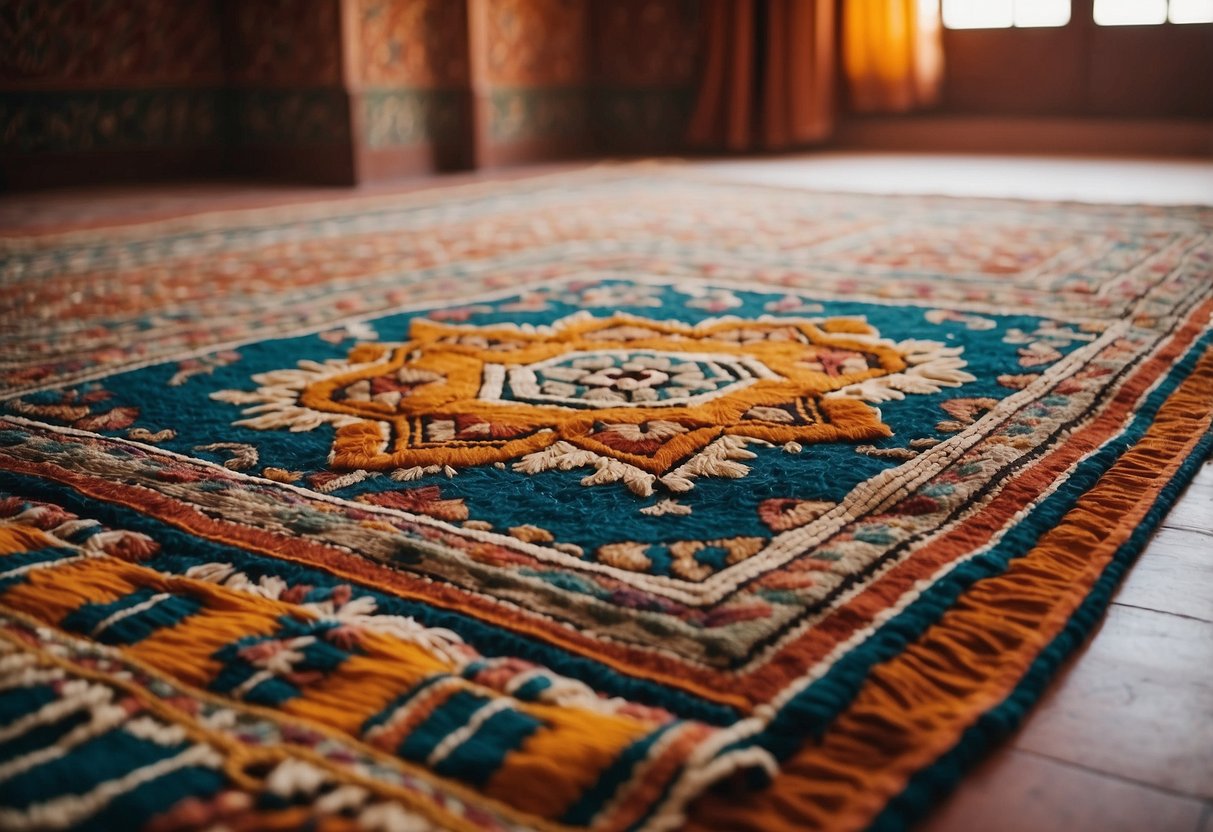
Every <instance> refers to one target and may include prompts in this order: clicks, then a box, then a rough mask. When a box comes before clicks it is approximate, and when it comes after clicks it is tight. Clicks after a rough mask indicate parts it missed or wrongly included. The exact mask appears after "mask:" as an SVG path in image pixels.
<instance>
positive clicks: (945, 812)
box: [918, 751, 1205, 832]
mask: <svg viewBox="0 0 1213 832" xmlns="http://www.w3.org/2000/svg"><path fill="white" fill-rule="evenodd" d="M1204 812H1205V804H1204V803H1202V802H1201V801H1199V800H1195V799H1193V798H1188V797H1178V796H1176V795H1173V794H1168V793H1166V792H1163V791H1159V790H1158V789H1152V788H1150V787H1148V786H1141V785H1138V784H1136V783H1130V782H1127V781H1125V780H1118V779H1115V778H1112V777H1107V776H1103V775H1100V774H1096V773H1094V772H1090V771H1085V770H1083V769H1080V768H1075V767H1073V766H1069V765H1066V764H1064V763H1060V762H1057V761H1055V760H1050V759H1047V758H1044V757H1040V756H1039V755H1036V754H1030V753H1027V752H1024V751H1009V752H1007V753H1004V754H999V755H997V756H995V757H993V758H991V759H990V760H988V761H986V763H985V764H984V765H982V766H981V767H979V768H978V769H977V770H976V771H974V772H972V773H971V774H970V775H969V778H968V779H967V780H966V782H965V787H964V788H963V789H961V790H959V791H957V792H956V793H955V794H954V795H952V797H951V798H950V799H949V800H948V801H947V802H945V803H944V804H942V805H941V806H940V807H939V808H938V809H937V811H936V812H935V814H934V815H933V816H932V817H930V818H928V819H927V820H926V821H925V822H924V823H923V824H922V825H920V826H919V827H918V832H977V830H980V832H1025V830H1031V832H1082V830H1099V832H1141V831H1142V830H1152V832H1196V830H1198V829H1199V828H1200V824H1201V823H1202V821H1203V818H1204Z"/></svg>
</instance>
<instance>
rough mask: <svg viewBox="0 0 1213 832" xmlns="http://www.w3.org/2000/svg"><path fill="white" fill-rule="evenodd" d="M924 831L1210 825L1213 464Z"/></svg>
mask: <svg viewBox="0 0 1213 832" xmlns="http://www.w3.org/2000/svg"><path fill="white" fill-rule="evenodd" d="M701 166H702V167H703V168H704V169H705V170H707V171H710V172H712V173H713V174H714V175H719V176H725V177H729V178H734V179H739V180H743V181H756V182H765V183H772V184H780V185H784V186H792V187H815V188H823V189H828V190H860V191H874V192H884V191H898V192H924V193H956V194H971V195H982V194H985V195H990V196H1016V197H1030V198H1042V199H1079V200H1085V201H1091V202H1156V203H1202V204H1213V161H1210V162H1192V161H1190V162H1182V161H1158V162H1152V161H1149V160H1141V159H1136V160H1126V161H1123V162H1117V161H1111V160H1102V159H1101V160H1081V159H1042V158H1030V157H1021V158H1013V157H1000V158H983V157H975V156H920V155H913V156H911V155H890V154H865V155H860V154H818V155H814V156H807V157H801V158H794V159H781V160H760V161H746V162H725V163H701ZM431 184H432V183H431ZM341 193H348V192H334V191H317V190H316V189H290V188H262V189H258V188H250V187H248V186H236V185H222V184H212V185H200V186H194V187H193V188H179V187H178V188H172V187H168V188H166V187H160V188H157V189H138V188H125V189H111V190H109V191H106V192H104V193H103V194H101V195H98V193H97V192H90V193H86V194H80V193H75V194H73V193H71V192H61V193H54V194H43V195H41V196H38V197H36V198H29V197H19V196H15V195H11V194H10V195H4V196H0V230H4V229H7V230H8V231H9V233H12V232H13V231H15V230H18V229H27V230H34V229H36V228H38V227H39V226H40V225H42V224H43V223H44V222H50V221H52V220H54V221H62V220H63V219H64V217H65V212H66V215H67V216H73V215H74V217H75V220H76V221H78V222H79V223H81V224H84V225H88V224H94V223H97V222H105V221H107V220H112V219H114V218H115V217H117V218H120V219H122V220H124V221H136V220H138V219H140V218H142V217H143V216H146V215H147V214H156V213H161V212H164V211H170V212H180V213H193V212H195V211H204V210H214V209H216V208H225V207H234V206H235V205H247V204H273V203H279V202H288V201H295V200H298V199H305V198H316V197H318V196H322V195H339V194H341ZM119 215H120V216H119ZM921 830H922V832H1063V830H1064V832H1086V830H1093V831H1094V830H1098V832H1213V464H1209V463H1206V464H1205V465H1204V467H1203V468H1202V469H1201V472H1200V474H1199V476H1198V477H1197V479H1196V480H1195V481H1194V482H1193V484H1192V485H1191V487H1189V488H1188V490H1187V492H1186V493H1185V494H1184V496H1183V498H1182V499H1181V500H1180V502H1179V503H1178V505H1177V506H1176V507H1175V509H1174V510H1173V511H1172V512H1171V513H1170V515H1169V516H1168V517H1167V518H1166V520H1165V522H1164V525H1163V527H1162V528H1161V529H1160V531H1159V532H1158V534H1157V535H1156V536H1155V537H1154V539H1153V541H1152V542H1151V543H1150V545H1149V547H1148V549H1147V550H1146V551H1145V552H1144V553H1143V554H1142V556H1141V558H1140V560H1139V561H1138V563H1137V564H1136V566H1135V567H1134V568H1133V569H1132V571H1131V572H1130V573H1129V575H1128V577H1127V579H1126V580H1125V582H1124V584H1123V585H1122V586H1121V588H1120V590H1119V592H1118V593H1117V594H1116V596H1115V599H1114V602H1113V605H1112V607H1111V609H1110V611H1109V613H1108V615H1107V617H1106V619H1105V620H1104V621H1103V623H1102V625H1101V626H1100V627H1099V628H1098V630H1097V631H1096V632H1095V633H1094V635H1093V637H1092V638H1091V639H1090V640H1089V642H1088V643H1087V645H1086V646H1085V647H1084V648H1083V649H1082V650H1080V652H1079V654H1078V655H1077V656H1076V657H1075V658H1074V659H1073V660H1072V661H1071V662H1070V664H1069V665H1068V667H1067V669H1066V670H1065V671H1064V672H1063V673H1062V674H1060V676H1059V677H1058V678H1057V679H1056V680H1055V681H1054V683H1053V685H1052V686H1051V688H1050V690H1049V691H1048V692H1047V693H1046V695H1045V697H1044V698H1043V700H1042V701H1041V703H1040V704H1039V706H1038V707H1037V708H1036V710H1035V711H1034V712H1033V713H1032V714H1031V715H1030V716H1029V718H1028V720H1027V722H1026V724H1025V725H1024V727H1023V728H1022V730H1021V731H1020V732H1019V733H1018V734H1017V735H1016V736H1015V737H1014V738H1013V740H1012V741H1011V742H1010V743H1008V744H1007V745H1006V746H1005V747H1003V748H1002V749H1000V750H998V751H997V752H995V753H994V754H993V755H992V757H991V758H990V759H989V760H988V761H987V762H986V763H985V764H984V765H983V766H981V767H980V768H979V769H978V770H977V771H975V772H973V773H972V774H971V775H970V776H969V777H968V778H967V779H966V780H965V781H964V782H963V783H962V784H961V786H960V788H959V789H958V791H957V792H956V793H955V794H954V795H953V796H952V798H951V799H950V800H949V801H948V802H946V803H945V804H944V805H942V806H941V807H940V808H939V809H938V811H937V812H936V813H935V814H934V815H933V816H932V817H931V818H929V819H928V820H927V821H926V822H925V823H924V824H922V826H921Z"/></svg>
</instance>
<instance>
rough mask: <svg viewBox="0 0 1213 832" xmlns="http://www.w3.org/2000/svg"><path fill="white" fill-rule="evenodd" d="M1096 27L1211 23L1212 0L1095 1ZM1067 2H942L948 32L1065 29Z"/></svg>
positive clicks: (1013, 0) (1034, 0)
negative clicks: (961, 30) (1062, 27)
mask: <svg viewBox="0 0 1213 832" xmlns="http://www.w3.org/2000/svg"><path fill="white" fill-rule="evenodd" d="M1094 17H1095V23H1096V24H1098V25H1100V26H1153V25H1158V24H1162V23H1168V22H1169V23H1213V0H1095V14H1094ZM1069 22H1070V0H943V25H944V26H946V27H947V28H949V29H1009V28H1011V27H1013V26H1014V27H1018V28H1030V27H1046V26H1065V25H1066V24H1067V23H1069Z"/></svg>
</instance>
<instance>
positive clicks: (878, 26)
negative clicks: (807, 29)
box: [842, 0, 943, 113]
mask: <svg viewBox="0 0 1213 832" xmlns="http://www.w3.org/2000/svg"><path fill="white" fill-rule="evenodd" d="M941 36H942V30H941V27H940V21H939V3H938V2H937V0H843V20H842V59H843V67H844V74H845V76H846V82H847V93H848V103H849V105H850V109H851V110H852V111H853V112H857V113H903V112H906V111H907V110H913V109H915V108H918V107H923V106H927V105H930V104H934V103H935V102H936V100H938V98H939V88H940V83H941V81H942V80H943V46H942V43H941Z"/></svg>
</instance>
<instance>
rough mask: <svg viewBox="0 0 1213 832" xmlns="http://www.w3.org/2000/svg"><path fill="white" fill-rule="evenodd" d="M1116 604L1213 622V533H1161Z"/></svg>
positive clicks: (1164, 530)
mask: <svg viewBox="0 0 1213 832" xmlns="http://www.w3.org/2000/svg"><path fill="white" fill-rule="evenodd" d="M1113 601H1114V602H1115V603H1118V604H1125V605H1128V606H1132V607H1141V608H1144V609H1150V610H1155V611H1157V612H1169V613H1174V614H1175V615H1186V616H1189V617H1192V618H1199V619H1202V620H1204V621H1208V622H1213V532H1197V531H1191V530H1189V529H1176V528H1162V529H1159V531H1158V534H1156V535H1155V536H1154V539H1153V540H1151V541H1150V545H1149V547H1148V548H1147V549H1146V551H1145V552H1144V553H1143V554H1142V556H1141V557H1140V558H1139V559H1138V562H1137V563H1136V564H1134V566H1133V568H1132V569H1131V570H1130V571H1129V574H1128V575H1127V576H1126V577H1125V580H1124V583H1123V584H1122V585H1121V587H1120V590H1119V591H1118V592H1117V593H1116V597H1115V598H1114V599H1113Z"/></svg>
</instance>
